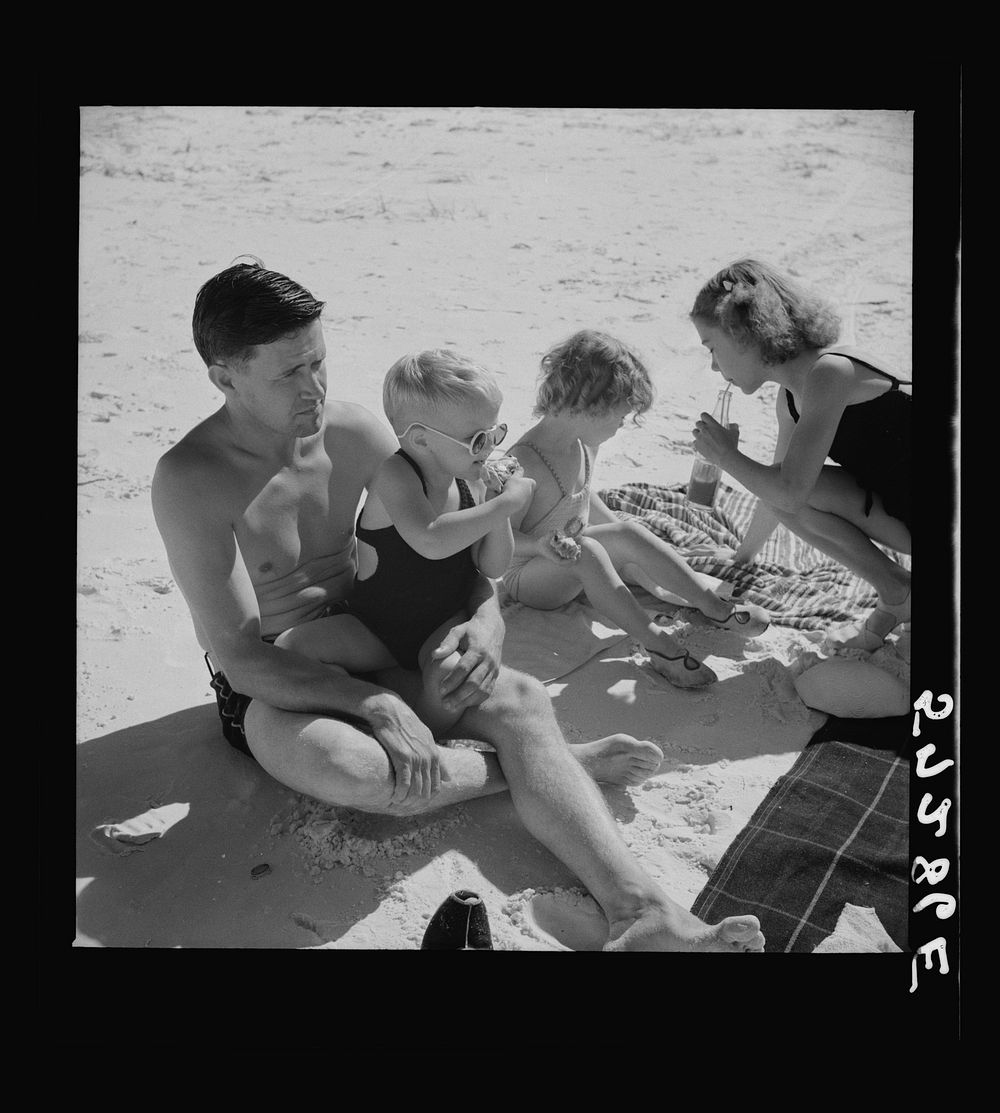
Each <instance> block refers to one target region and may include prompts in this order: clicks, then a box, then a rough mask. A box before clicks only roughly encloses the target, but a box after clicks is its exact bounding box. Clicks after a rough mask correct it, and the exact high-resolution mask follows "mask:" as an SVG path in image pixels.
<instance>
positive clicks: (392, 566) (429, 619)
mask: <svg viewBox="0 0 1000 1113" xmlns="http://www.w3.org/2000/svg"><path fill="white" fill-rule="evenodd" d="M396 455H397V456H402V457H403V459H404V460H405V461H406V462H407V463H408V464H409V465H410V467H411V468H413V470H414V471H415V472H416V473H417V478H418V479H419V480H420V485H421V487H423V489H424V494H427V484H426V483H425V482H424V477H423V475H422V474H421V471H420V468H419V467H418V466H417V464H416V463H415V462H414V461H413V460H412V459H411V458H410V457H409V456H407V454H406V453H405V452H404V451H403V450H402V449H400V450H399V451H398V452H397V453H396ZM455 482H456V483H457V484H458V494H459V507H460V509H462V510H469V509H471V508H472V507H473V506H475V505H476V500H475V499H474V498H473V497H472V492H471V491H470V490H469V487H468V485H467V484H466V482H465V481H464V480H462V479H458V478H456V479H455ZM363 514H364V510H363V509H362V512H361V514H359V515H358V521H357V526H356V527H355V533H356V534H357V537H358V540H359V541H364V542H366V543H367V544H369V545H371V546H372V548H373V549H374V550H375V552H376V553H377V554H378V567H377V568H376V569H375V571H374V573H373V574H372V575H371V576H369V577H368V578H367V579H366V580H355V582H354V590H353V591H352V592H351V594H350V595H349V596H348V599H347V613H348V614H353V615H355V616H356V617H357V618H359V619H360V620H361V621H362V622H363V623H364V624H365V626H367V627H368V629H369V630H371V632H372V633H373V634H375V635H376V637H378V638H379V639H380V641H382V643H383V644H384V645H385V646H386V648H387V649H388V650H389V652H390V653H391V654H392V655H393V657H395V658H396V663H397V664H399V665H401V666H402V667H403V668H405V669H418V668H419V667H420V665H419V662H418V660H417V654H418V652H419V651H420V647H421V646H422V645H423V644H424V642H425V641H426V640H427V639H428V638H429V637H430V635H431V634H433V633H434V631H435V630H436V629H437V628H438V626H440V625H441V623H442V622H444V621H445V620H446V619H448V618H449V617H450V616H451V615H453V614H455V612H456V611H460V610H462V609H463V608H465V607H466V606H467V605H468V602H469V593H470V592H471V591H472V586H473V584H474V582H475V579H476V575H477V573H476V566H475V565H474V564H473V563H472V550H471V548H468V549H462V550H461V552H458V553H453V554H452V555H451V556H449V557H444V558H443V559H441V560H430V559H429V558H428V557H424V556H421V555H420V554H419V553H418V552H416V550H414V549H411V548H410V546H409V545H407V543H406V542H405V541H404V540H403V538H402V537H400V535H399V533H398V531H397V530H396V527H395V526H385V527H384V528H383V529H366V528H365V527H364V526H362V525H361V516H362V515H363Z"/></svg>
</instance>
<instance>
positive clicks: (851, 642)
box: [844, 592, 910, 653]
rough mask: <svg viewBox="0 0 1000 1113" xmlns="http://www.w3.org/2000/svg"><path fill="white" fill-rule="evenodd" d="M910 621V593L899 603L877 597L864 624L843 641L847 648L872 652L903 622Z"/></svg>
mask: <svg viewBox="0 0 1000 1113" xmlns="http://www.w3.org/2000/svg"><path fill="white" fill-rule="evenodd" d="M909 621H910V593H909V592H907V593H906V598H905V599H903V601H902V602H900V603H887V602H885V601H884V600H883V599H881V598H880V599H879V601H878V606H877V607H876V608H875V610H873V611H872V613H871V614H870V615H869V616H868V618H867V619H866V620H865V624H864V626H862V627H861V629H860V630H859V631H858V633H857V634H856V635H855V636H854V637H853V638H849V639H848V640H847V641H846V642H844V646H845V648H847V649H864V650H866V651H867V652H869V653H874V652H875V650H876V649H880V648H881V647H882V645H884V643H885V639H886V638H887V637H888V636H889V635H890V634H891V633H892V632H893V630H895V629H896V627H897V626H899V625H901V624H902V623H904V622H909Z"/></svg>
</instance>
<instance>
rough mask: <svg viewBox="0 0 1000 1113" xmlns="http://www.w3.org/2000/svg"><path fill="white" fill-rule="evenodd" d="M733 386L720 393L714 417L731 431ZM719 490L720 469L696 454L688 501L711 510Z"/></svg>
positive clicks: (688, 489)
mask: <svg viewBox="0 0 1000 1113" xmlns="http://www.w3.org/2000/svg"><path fill="white" fill-rule="evenodd" d="M731 389H732V387H731V386H727V387H726V388H725V389H724V390H720V391H719V397H718V398H717V399H716V400H715V409H714V410H713V411H712V417H714V418H715V420H716V421H717V422H718V423H719V424H720V425H721V426H722V427H723V429H729V428H730V425H729V392H730V390H731ZM718 489H719V467H718V465H717V464H712V463H709V461H708V460H706V459H705V457H704V456H701V455H699V454H698V453H697V452H696V453H695V454H694V464H693V466H692V468H691V479H690V480H689V482H688V488H687V501H688V502H693V503H695V504H696V505H698V506H707V507H709V509H711V507H713V506H714V505H715V495H716V492H717V491H718Z"/></svg>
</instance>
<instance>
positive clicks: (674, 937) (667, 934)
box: [604, 904, 764, 954]
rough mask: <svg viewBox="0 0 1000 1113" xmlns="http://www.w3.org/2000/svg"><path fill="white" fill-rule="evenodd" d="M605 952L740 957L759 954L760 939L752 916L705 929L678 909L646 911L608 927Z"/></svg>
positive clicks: (690, 915)
mask: <svg viewBox="0 0 1000 1113" xmlns="http://www.w3.org/2000/svg"><path fill="white" fill-rule="evenodd" d="M610 928H611V930H610V932H609V935H608V941H607V943H605V944H604V950H606V951H685V952H697V951H705V952H723V953H727V954H742V953H744V952H758V953H759V952H762V951H763V950H764V936H763V935H762V934H761V930H760V921H759V920H758V919H757V917H756V916H727V917H726V918H725V919H724V920H722V921H721V922H720V923H718V924H715V925H714V926H709V925H708V924H706V923H705V922H704V921H703V920H699V919H698V917H697V916H694V915H692V914H691V913H690V912H687V911H685V910H684V909H683V908H681V907H680V905H673V904H671V905H667V906H664V907H662V908H660V907H656V908H650V909H648V910H647V911H645V912H642V913H640V914H639V915H638V916H636V917H635V918H631V919H625V920H619V921H616V922H614V923H612V924H611V925H610Z"/></svg>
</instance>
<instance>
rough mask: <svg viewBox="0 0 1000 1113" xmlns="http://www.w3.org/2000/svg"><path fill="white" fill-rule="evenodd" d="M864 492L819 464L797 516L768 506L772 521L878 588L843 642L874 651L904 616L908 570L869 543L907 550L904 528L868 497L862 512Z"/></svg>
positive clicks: (907, 601)
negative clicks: (871, 606) (863, 618)
mask: <svg viewBox="0 0 1000 1113" xmlns="http://www.w3.org/2000/svg"><path fill="white" fill-rule="evenodd" d="M864 504H865V492H864V491H863V490H862V489H861V488H860V487H859V486H858V485H857V483H856V482H855V481H854V479H853V478H852V477H851V476H850V475H849V474H847V473H846V472H844V471H843V469H841V468H836V467H829V466H828V467H825V468H824V469H823V473H822V475H821V476H820V479H819V482H818V483H817V484H816V487H815V489H814V491H813V493H812V495H811V496H810V499H809V505H807V506H805V507H803V508H802V509H801V510H800V511H799V512H798V513H797V514H788V513H785V512H783V511H780V510H774V513H775V515H776V516H777V518H778V520H779V521H781V522H783V523H784V525H786V526H787V527H788V528H789V529H790V530H791V531H792V532H793V533H795V534H796V535H797V536H799V537H801V538H802V540H803V541H807V542H808V543H809V544H810V545H813V546H814V547H815V548H817V549H819V550H820V552H823V553H826V555H827V556H830V557H833V559H834V560H836V561H838V562H839V563H840V564H843V565H844V567H845V568H848V569H850V571H852V572H854V573H855V575H857V576H860V577H861V579H863V580H865V581H866V582H867V583H869V584H871V585H872V587H873V588H875V590H876V591H877V592H878V597H879V605H878V607H877V608H876V609H875V611H873V612H872V614H871V615H870V616H869V618H868V621H867V622H866V623H865V626H864V627H863V628H862V630H861V632H860V633H859V635H858V637H857V638H856V639H852V641H851V642H849V643H848V644H849V645H856V647H857V648H861V649H877V648H878V646H879V645H881V644H882V642H883V641H884V640H885V638H886V636H887V635H888V634H889V633H890V631H891V630H893V629H894V628H895V627H896V626H898V625H899V624H900V623H901V622H909V620H910V573H909V572H908V571H907V570H906V569H905V568H903V567H902V566H901V565H899V564H897V563H896V562H895V561H894V560H893V559H892V558H891V557H889V556H887V555H886V554H885V553H884V552H883V551H882V550H881V549H880V548H878V546H877V545H876V544H875V542H878V543H879V544H881V545H885V546H887V547H888V548H891V549H895V550H897V551H898V552H903V553H908V552H909V551H910V531H909V530H908V529H907V528H906V526H905V525H904V524H903V523H902V522H900V521H899V520H898V519H896V518H893V517H890V515H888V514H887V513H886V511H885V508H884V507H883V505H882V501H881V499H880V498H879V497H878V496H877V495H876V496H875V497H874V500H873V503H872V508H871V511H870V513H869V514H868V515H866V514H865V512H864Z"/></svg>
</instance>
